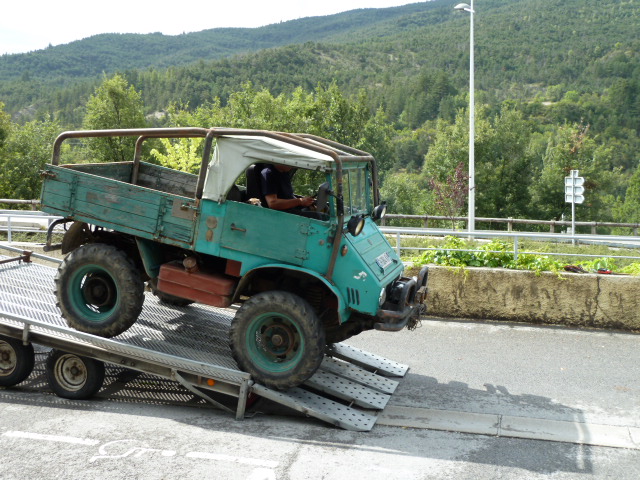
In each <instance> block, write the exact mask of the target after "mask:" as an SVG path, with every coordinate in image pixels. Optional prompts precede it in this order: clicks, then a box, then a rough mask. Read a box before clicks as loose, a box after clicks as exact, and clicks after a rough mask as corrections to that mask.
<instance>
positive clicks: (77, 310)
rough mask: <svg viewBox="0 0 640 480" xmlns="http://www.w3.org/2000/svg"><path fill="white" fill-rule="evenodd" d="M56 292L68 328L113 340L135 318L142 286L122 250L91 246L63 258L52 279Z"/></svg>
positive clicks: (141, 297) (104, 246) (142, 295)
mask: <svg viewBox="0 0 640 480" xmlns="http://www.w3.org/2000/svg"><path fill="white" fill-rule="evenodd" d="M55 293H56V297H57V299H58V303H57V305H58V307H59V308H60V310H61V311H62V316H63V317H64V318H65V319H66V321H67V323H68V324H69V326H70V327H72V328H75V329H76V330H80V331H82V332H87V333H91V334H94V335H99V336H101V337H113V336H116V335H119V334H120V333H122V332H124V331H125V330H127V329H128V328H129V327H131V325H133V324H134V323H135V321H136V320H137V319H138V316H139V315H140V312H141V311H142V304H143V302H144V283H143V282H142V279H141V278H140V274H139V272H138V269H137V268H136V267H135V265H134V264H133V263H132V262H131V260H130V259H129V258H128V257H127V255H126V254H125V253H124V252H123V251H122V250H119V249H117V248H116V247H114V246H112V245H105V244H100V243H92V244H87V245H83V246H81V247H79V248H77V249H76V250H74V251H72V252H71V253H70V254H69V255H67V256H66V257H65V259H64V261H63V262H62V263H61V264H60V267H59V268H58V273H57V275H56V278H55Z"/></svg>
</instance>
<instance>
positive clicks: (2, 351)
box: [0, 340, 18, 376]
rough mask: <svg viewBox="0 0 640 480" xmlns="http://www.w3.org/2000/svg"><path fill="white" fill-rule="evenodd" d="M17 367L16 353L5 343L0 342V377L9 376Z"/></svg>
mask: <svg viewBox="0 0 640 480" xmlns="http://www.w3.org/2000/svg"><path fill="white" fill-rule="evenodd" d="M17 365H18V356H17V355H16V351H15V350H14V349H13V347H12V346H11V345H9V344H8V343H7V342H5V341H2V340H0V376H7V375H11V374H12V373H13V372H14V370H15V369H16V366H17Z"/></svg>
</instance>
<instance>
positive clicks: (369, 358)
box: [0, 256, 408, 431]
mask: <svg viewBox="0 0 640 480" xmlns="http://www.w3.org/2000/svg"><path fill="white" fill-rule="evenodd" d="M6 260H10V258H8V257H5V256H0V334H1V335H5V336H8V337H12V338H18V339H21V340H23V341H24V342H31V343H34V344H37V345H43V346H46V347H51V348H56V349H59V350H63V351H66V352H69V353H73V354H76V355H82V356H85V357H89V358H93V359H96V360H100V361H103V362H105V363H106V364H107V365H116V366H120V367H126V368H128V369H132V370H136V371H139V372H144V373H149V374H153V375H157V376H160V377H162V378H167V379H171V380H174V381H176V382H178V383H180V384H181V385H182V386H183V387H185V388H186V389H187V390H189V391H190V392H191V393H192V394H194V395H197V396H198V397H201V398H204V399H205V400H207V401H208V402H210V403H212V404H214V405H216V406H218V407H220V408H222V409H225V410H230V411H232V412H233V409H229V407H227V406H225V404H224V403H226V402H222V403H221V402H220V401H218V399H219V398H220V394H222V396H223V397H224V398H236V399H237V406H236V409H235V416H236V418H237V419H241V418H243V417H244V416H245V410H246V405H247V399H248V397H249V396H250V395H252V394H253V395H258V396H260V397H263V398H267V399H269V400H271V401H274V402H276V403H279V404H282V405H285V406H287V407H289V408H292V409H294V410H297V411H299V412H302V413H304V414H306V415H308V416H311V417H315V418H318V419H320V420H323V421H325V422H328V423H331V424H332V425H335V426H338V427H341V428H344V429H348V430H356V431H369V430H371V429H372V428H373V426H374V425H375V422H376V418H377V414H378V413H379V411H381V410H382V409H384V407H385V405H386V404H387V402H388V401H389V399H390V398H391V395H392V394H393V393H394V391H395V389H396V387H397V386H398V381H397V380H394V379H392V378H391V377H402V376H404V375H405V374H406V372H407V370H408V367H407V366H406V365H402V364H398V363H396V362H393V361H390V360H387V359H385V358H382V357H380V356H377V355H373V354H370V353H367V352H364V351H362V350H359V349H356V348H354V347H351V346H349V345H346V344H343V343H340V344H334V345H332V346H331V347H330V348H328V349H327V352H326V355H325V358H324V360H323V363H322V365H321V367H320V369H319V370H318V371H317V372H316V374H315V375H314V376H313V377H311V378H310V379H309V380H308V381H307V382H305V383H304V384H303V385H301V386H300V387H296V388H292V389H289V390H287V391H276V390H272V389H269V388H267V387H264V386H263V385H260V384H256V383H254V382H253V381H252V379H251V376H250V375H249V374H248V373H246V372H242V371H240V370H239V369H238V366H237V365H236V363H235V361H234V360H233V358H232V356H231V351H230V349H229V346H228V345H229V342H228V335H229V328H230V325H231V320H232V318H233V315H234V311H233V309H221V308H215V307H209V306H205V305H199V304H194V305H191V306H189V307H173V306H166V305H164V304H162V303H160V302H158V300H157V299H156V297H155V296H153V295H152V294H150V293H147V294H146V298H145V302H144V308H143V311H142V313H141V315H140V317H139V319H138V321H137V322H136V323H135V324H134V325H133V326H132V327H131V328H130V329H129V330H127V331H126V332H124V333H123V334H121V335H119V336H117V337H114V338H110V339H108V338H102V337H97V336H95V335H90V334H86V333H83V332H79V331H76V330H73V329H71V328H69V327H68V326H67V325H66V322H65V320H64V319H63V318H61V316H60V312H59V310H58V308H57V307H56V299H55V296H54V294H53V279H54V276H55V273H56V269H55V268H51V267H49V266H46V265H42V264H36V263H31V262H30V261H29V258H28V256H27V258H26V259H25V258H24V256H23V258H21V259H19V260H18V259H17V260H16V261H10V262H8V263H2V262H3V261H6ZM216 398H218V399H216Z"/></svg>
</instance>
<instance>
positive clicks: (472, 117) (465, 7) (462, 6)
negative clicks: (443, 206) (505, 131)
mask: <svg viewBox="0 0 640 480" xmlns="http://www.w3.org/2000/svg"><path fill="white" fill-rule="evenodd" d="M453 8H454V9H455V10H461V11H464V12H469V15H470V17H469V19H470V21H469V24H470V28H469V219H468V221H467V227H468V229H469V232H473V231H474V230H475V229H476V172H475V138H476V132H475V130H476V126H475V123H476V113H475V93H474V91H475V88H474V78H473V77H474V74H473V73H474V72H473V71H474V68H473V64H474V61H473V14H474V13H475V11H474V10H473V0H471V5H469V4H468V3H459V4H458V5H456V6H455V7H453Z"/></svg>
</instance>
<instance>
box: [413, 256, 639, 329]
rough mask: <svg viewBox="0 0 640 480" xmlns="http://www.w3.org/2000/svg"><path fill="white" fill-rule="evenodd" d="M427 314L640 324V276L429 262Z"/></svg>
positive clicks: (632, 326)
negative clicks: (448, 264)
mask: <svg viewBox="0 0 640 480" xmlns="http://www.w3.org/2000/svg"><path fill="white" fill-rule="evenodd" d="M427 287H428V289H429V291H428V295H427V300H426V302H425V303H426V305H427V315H433V316H439V317H455V318H467V319H483V320H487V319H489V320H501V321H516V322H527V323H534V324H536V323H537V324H540V323H543V324H554V325H568V326H579V327H595V328H613V329H623V330H635V331H639V330H640V295H638V293H639V292H640V277H633V276H626V275H597V274H578V273H561V274H558V273H551V272H542V273H539V274H538V273H535V272H529V271H521V270H507V269H502V268H473V267H466V268H457V267H441V266H430V267H429V280H428V283H427Z"/></svg>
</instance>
